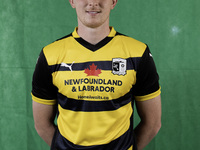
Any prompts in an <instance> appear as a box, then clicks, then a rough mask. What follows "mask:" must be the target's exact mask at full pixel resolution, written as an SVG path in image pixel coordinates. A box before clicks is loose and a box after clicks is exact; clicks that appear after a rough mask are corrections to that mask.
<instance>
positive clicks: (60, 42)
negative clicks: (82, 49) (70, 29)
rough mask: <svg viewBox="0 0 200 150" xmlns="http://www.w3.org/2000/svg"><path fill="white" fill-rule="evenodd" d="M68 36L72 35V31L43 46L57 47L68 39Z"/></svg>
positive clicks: (46, 47)
mask: <svg viewBox="0 0 200 150" xmlns="http://www.w3.org/2000/svg"><path fill="white" fill-rule="evenodd" d="M70 37H72V33H70V34H68V35H66V36H64V37H62V38H59V39H57V40H55V41H54V42H52V43H50V44H48V45H47V46H45V47H44V48H45V49H51V48H55V47H59V46H62V45H63V44H65V43H66V42H67V41H68V40H70Z"/></svg>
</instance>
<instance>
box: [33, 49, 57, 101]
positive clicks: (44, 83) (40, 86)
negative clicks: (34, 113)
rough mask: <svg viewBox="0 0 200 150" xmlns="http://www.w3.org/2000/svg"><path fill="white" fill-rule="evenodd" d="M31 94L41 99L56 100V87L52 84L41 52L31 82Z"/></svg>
mask: <svg viewBox="0 0 200 150" xmlns="http://www.w3.org/2000/svg"><path fill="white" fill-rule="evenodd" d="M32 94H33V95H34V96H35V97H38V98H41V99H47V100H48V99H49V100H52V99H56V97H57V87H55V86H54V85H53V83H52V75H51V72H50V70H49V66H48V64H47V60H46V58H45V56H44V53H43V50H42V51H41V53H40V56H39V58H38V61H37V64H36V67H35V71H34V74H33V81H32Z"/></svg>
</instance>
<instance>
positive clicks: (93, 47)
mask: <svg viewBox="0 0 200 150" xmlns="http://www.w3.org/2000/svg"><path fill="white" fill-rule="evenodd" d="M112 39H113V37H105V38H104V39H103V40H101V41H100V42H99V43H97V44H95V45H93V44H91V43H89V42H87V41H85V40H84V39H83V38H75V40H76V41H77V42H79V43H80V44H81V45H83V46H84V47H86V48H87V49H89V50H91V51H93V52H95V51H96V50H98V49H100V48H102V47H103V46H105V45H106V44H107V43H109V42H110V41H111V40H112Z"/></svg>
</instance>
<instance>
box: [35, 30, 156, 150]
mask: <svg viewBox="0 0 200 150" xmlns="http://www.w3.org/2000/svg"><path fill="white" fill-rule="evenodd" d="M158 79H159V77H158V74H157V71H156V67H155V64H154V61H153V58H152V55H151V53H150V51H149V48H148V46H147V45H146V44H144V43H142V42H139V41H137V40H135V39H133V38H131V37H128V36H125V35H123V34H120V33H118V32H116V31H115V30H114V28H113V27H111V31H110V34H109V35H108V36H107V37H106V38H104V39H103V40H102V41H100V42H99V43H97V44H96V45H92V44H90V43H88V42H87V41H85V40H84V39H82V38H81V37H80V36H79V35H78V34H77V28H75V30H74V32H73V33H71V34H69V35H67V36H65V37H63V38H61V39H59V40H57V41H55V42H53V43H51V44H49V45H48V46H46V47H44V48H43V49H42V51H41V53H40V56H39V58H38V62H37V64H36V68H35V72H34V75H33V82H32V85H33V86H32V98H33V100H34V101H36V102H38V103H42V104H46V105H57V107H58V116H57V117H58V118H57V126H58V128H57V130H56V133H55V136H54V139H53V141H52V149H57V150H68V149H69V150H131V149H134V148H133V147H135V146H136V143H135V142H134V132H133V112H134V111H133V105H134V100H136V101H145V100H149V99H152V98H155V97H156V96H158V95H159V94H160V87H159V82H158Z"/></svg>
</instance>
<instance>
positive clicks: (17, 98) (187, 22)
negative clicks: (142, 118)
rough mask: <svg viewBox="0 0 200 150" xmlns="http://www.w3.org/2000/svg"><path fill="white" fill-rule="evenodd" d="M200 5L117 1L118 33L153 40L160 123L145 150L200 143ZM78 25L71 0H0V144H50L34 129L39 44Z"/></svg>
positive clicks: (192, 149)
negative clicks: (33, 99)
mask: <svg viewBox="0 0 200 150" xmlns="http://www.w3.org/2000/svg"><path fill="white" fill-rule="evenodd" d="M199 8H200V1H199V0H119V2H118V4H117V6H116V8H115V9H114V10H113V11H112V14H111V25H113V26H114V27H115V29H116V30H117V31H119V32H121V33H124V34H126V35H129V36H132V37H134V38H136V39H138V40H140V41H142V42H145V43H147V44H148V45H149V47H150V49H151V51H152V54H153V57H154V59H155V62H156V65H157V70H158V72H159V75H160V84H161V86H162V107H163V110H162V112H163V115H162V128H161V130H160V132H159V134H158V135H157V136H156V138H155V139H154V140H153V141H152V142H151V143H150V144H149V145H148V146H147V147H146V149H145V150H197V149H200V142H199V138H200V136H199V135H200V119H199V118H200V115H199V114H200V99H199V97H200V90H199V87H200V85H199V84H200V58H199V56H200V48H199V45H198V44H199V43H200V9H199ZM75 26H76V14H75V11H74V10H73V9H72V8H71V7H70V5H69V3H68V0H59V1H58V0H0V149H1V150H48V149H49V148H48V146H47V145H46V144H45V143H44V142H43V141H42V140H41V139H40V138H39V136H38V135H37V133H36V131H35V130H34V125H33V117H32V106H31V96H30V92H31V80H32V74H33V70H34V67H35V63H36V60H37V57H38V55H39V52H40V51H41V49H42V47H44V46H45V45H47V44H49V43H51V42H53V41H54V40H56V39H58V38H60V37H63V36H65V35H67V34H68V33H70V32H72V31H73V30H74V27H75ZM135 120H136V122H138V117H137V116H136V119H135Z"/></svg>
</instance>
